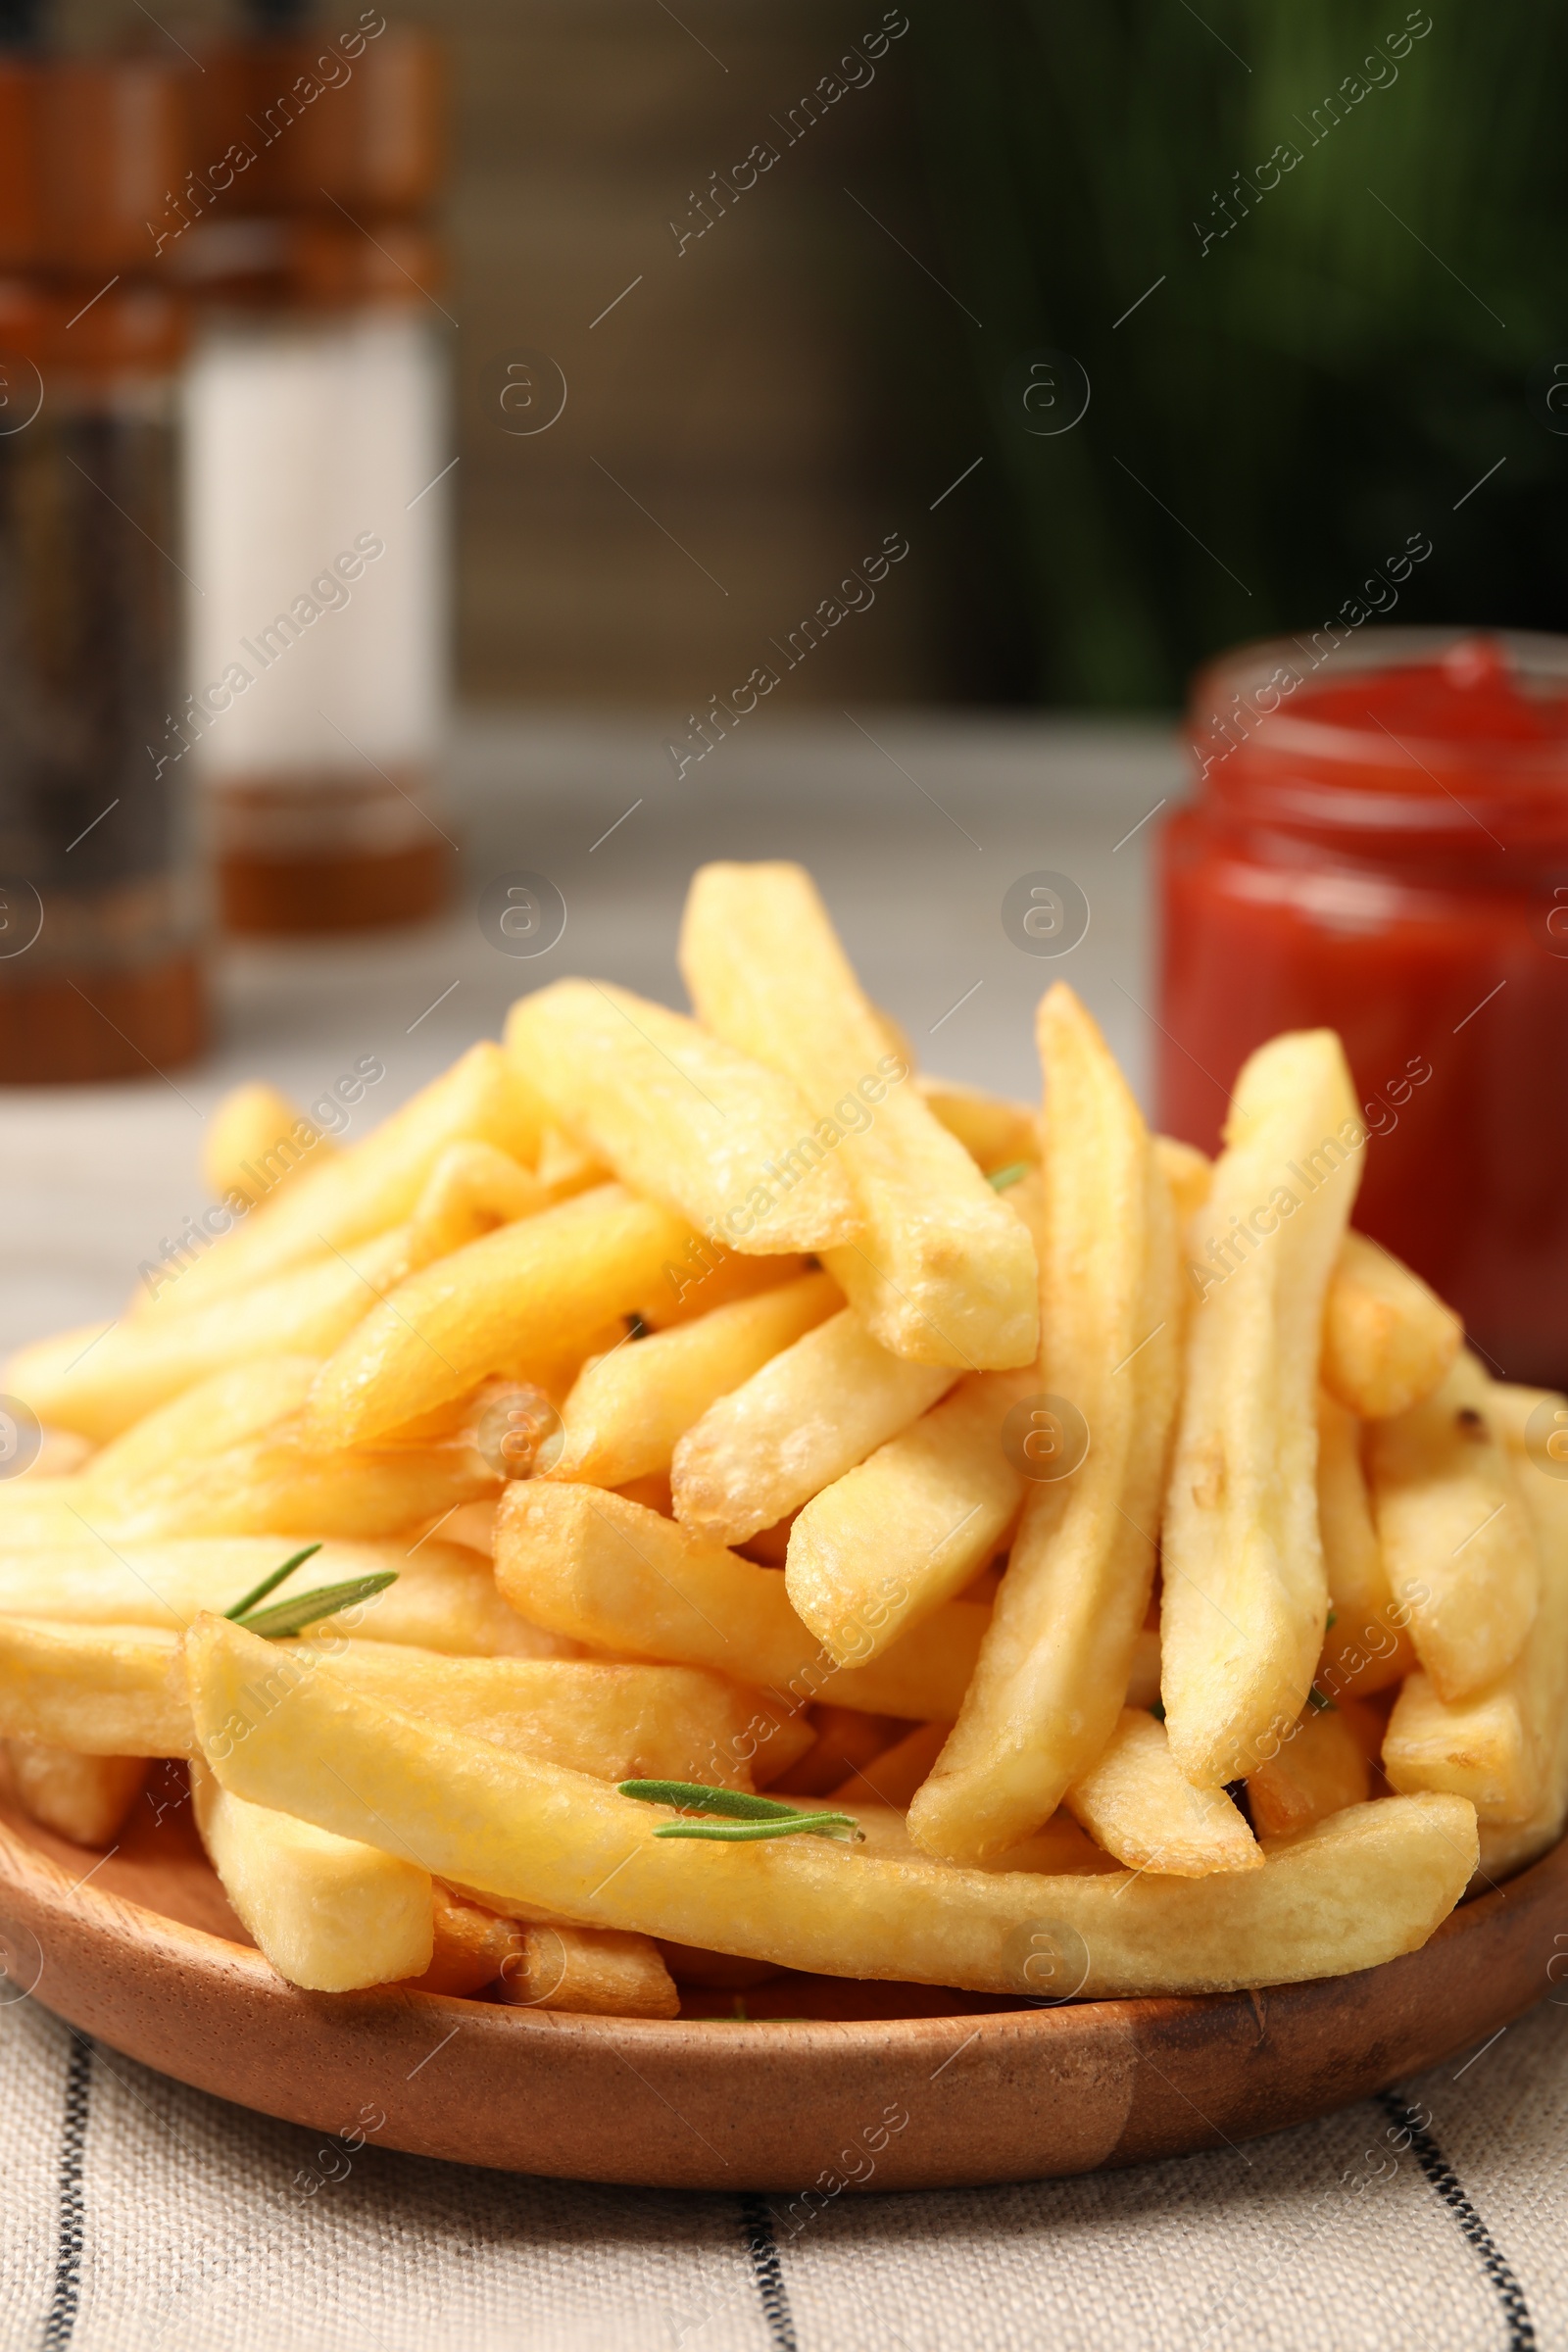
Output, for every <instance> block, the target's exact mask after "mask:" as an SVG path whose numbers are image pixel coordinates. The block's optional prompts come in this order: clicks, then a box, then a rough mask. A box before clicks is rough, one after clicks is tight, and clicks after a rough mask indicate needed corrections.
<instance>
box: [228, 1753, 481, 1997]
mask: <svg viewBox="0 0 1568 2352" xmlns="http://www.w3.org/2000/svg"><path fill="white" fill-rule="evenodd" d="M190 1794H191V1804H192V1808H193V1810H194V1812H195V1815H196V1826H197V1829H198V1830H199V1831H200V1832H201V1839H202V1843H203V1845H204V1846H205V1847H206V1848H207V1856H208V1860H209V1861H210V1862H211V1863H212V1865H213V1868H214V1869H215V1870H216V1871H217V1873H218V1876H219V1880H220V1882H221V1886H222V1888H223V1892H224V1893H225V1894H226V1895H227V1897H228V1899H229V1901H230V1903H232V1905H233V1907H234V1910H235V1912H236V1913H237V1915H238V1917H239V1919H240V1921H241V1923H242V1924H243V1925H244V1926H245V1927H246V1928H247V1929H248V1930H249V1932H250V1934H251V1935H252V1936H254V1938H255V1940H256V1942H257V1943H258V1944H259V1945H260V1947H261V1949H262V1950H263V1951H264V1952H265V1953H266V1955H267V1957H268V1959H269V1960H270V1962H271V1963H272V1966H273V1967H274V1968H275V1969H276V1970H277V1973H278V1975H279V1976H280V1977H286V1978H287V1979H288V1982H289V1983H290V1984H291V1985H303V1986H304V1987H305V1989H306V1990H307V1991H310V1992H356V1991H359V1990H361V1989H362V1988H363V1987H364V1986H366V1985H395V1984H397V1983H398V1981H399V1980H400V1978H404V1977H418V1976H422V1975H423V1974H424V1972H425V1970H426V1969H427V1968H428V1967H429V1965H430V1960H431V1955H432V1953H433V1951H434V1929H433V1924H432V1923H433V1910H432V1897H431V1888H430V1874H429V1872H428V1871H427V1870H423V1869H421V1868H420V1867H419V1865H418V1864H417V1862H414V1861H412V1860H410V1859H408V1858H407V1857H406V1856H404V1855H399V1854H395V1853H385V1852H382V1851H381V1850H380V1849H379V1848H378V1847H376V1846H373V1845H365V1844H362V1843H361V1842H360V1840H359V1839H357V1838H336V1837H334V1836H333V1835H332V1833H331V1831H330V1830H319V1829H315V1828H313V1827H312V1825H311V1824H310V1823H309V1822H308V1821H297V1820H295V1819H294V1818H293V1816H292V1815H290V1814H288V1813H277V1812H273V1811H272V1810H271V1809H270V1807H269V1806H267V1805H256V1804H251V1803H249V1802H248V1801H247V1800H246V1799H245V1798H244V1797H242V1796H235V1795H234V1794H233V1792H232V1791H231V1790H230V1789H225V1788H223V1786H222V1785H221V1782H219V1781H217V1780H215V1779H214V1777H213V1775H212V1774H211V1773H210V1772H209V1771H208V1769H207V1766H206V1765H205V1764H203V1763H202V1762H200V1760H198V1761H196V1762H194V1763H193V1764H192V1765H191V1768H190Z"/></svg>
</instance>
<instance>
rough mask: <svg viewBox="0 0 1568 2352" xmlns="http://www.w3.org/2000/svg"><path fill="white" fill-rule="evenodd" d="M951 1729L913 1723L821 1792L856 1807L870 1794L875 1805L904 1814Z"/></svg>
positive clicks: (939, 1725) (836, 1800)
mask: <svg viewBox="0 0 1568 2352" xmlns="http://www.w3.org/2000/svg"><path fill="white" fill-rule="evenodd" d="M952 1729H953V1726H952V1724H951V1723H922V1724H917V1725H916V1727H915V1729H914V1730H913V1731H912V1732H906V1733H905V1735H904V1737H903V1739H902V1740H895V1741H894V1743H893V1745H892V1746H891V1747H885V1748H883V1750H882V1752H881V1754H880V1755H877V1756H873V1757H872V1758H871V1760H870V1761H869V1763H867V1764H865V1765H864V1766H862V1767H861V1768H860V1769H859V1770H858V1771H856V1772H852V1773H851V1774H850V1776H849V1778H848V1780H845V1781H841V1782H840V1783H839V1785H838V1787H837V1788H836V1789H827V1790H824V1792H823V1793H824V1794H825V1795H826V1796H828V1797H829V1798H831V1800H832V1801H833V1802H834V1803H835V1804H847V1805H853V1806H856V1807H858V1806H860V1805H862V1804H863V1803H864V1802H865V1800H866V1799H867V1797H874V1798H875V1799H876V1801H877V1803H878V1804H882V1805H891V1806H893V1807H895V1808H896V1809H897V1810H898V1811H900V1812H904V1813H907V1811H908V1809H909V1799H910V1798H911V1797H912V1796H913V1794H914V1792H915V1790H916V1789H918V1788H919V1786H920V1783H921V1782H922V1781H923V1780H924V1779H925V1777H926V1775H927V1773H928V1772H929V1771H930V1770H931V1767H932V1765H933V1764H934V1763H935V1762H936V1760H937V1758H938V1756H940V1755H941V1753H942V1746H943V1742H944V1740H946V1739H947V1736H948V1734H949V1732H951V1731H952Z"/></svg>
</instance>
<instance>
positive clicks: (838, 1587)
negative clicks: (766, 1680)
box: [785, 1369, 1042, 1658]
mask: <svg viewBox="0 0 1568 2352" xmlns="http://www.w3.org/2000/svg"><path fill="white" fill-rule="evenodd" d="M1041 1385H1042V1383H1041V1378H1040V1375H1039V1374H1038V1373H1037V1372H1035V1371H1034V1370H1033V1369H1031V1370H1028V1371H1024V1372H981V1373H977V1374H974V1375H972V1376H971V1377H970V1378H969V1379H967V1380H964V1381H960V1383H959V1384H958V1386H957V1388H956V1390H955V1391H954V1393H953V1395H952V1396H951V1397H948V1398H947V1399H946V1401H945V1402H944V1403H942V1404H939V1405H937V1406H935V1407H934V1408H933V1410H932V1411H930V1412H928V1413H923V1414H922V1415H921V1417H920V1419H919V1420H918V1421H911V1422H910V1424H909V1426H908V1428H907V1429H906V1430H904V1431H903V1432H902V1433H901V1434H900V1435H899V1436H898V1437H896V1438H892V1439H890V1440H889V1442H888V1443H887V1445H885V1446H879V1447H878V1449H877V1451H876V1452H875V1453H873V1454H872V1455H871V1457H870V1459H869V1460H868V1461H864V1462H861V1463H860V1464H859V1466H858V1468H857V1469H854V1470H848V1471H846V1472H845V1474H844V1476H843V1477H842V1478H838V1479H835V1480H834V1482H833V1484H832V1485H831V1486H829V1487H824V1488H823V1489H822V1491H821V1492H820V1494H818V1495H813V1496H812V1498H811V1500H810V1501H809V1502H808V1503H807V1505H806V1507H805V1508H804V1510H803V1511H802V1512H801V1514H800V1516H799V1518H798V1519H797V1520H796V1522H795V1525H794V1527H793V1528H792V1529H791V1531H790V1539H789V1554H788V1562H787V1566H786V1569H785V1584H786V1587H787V1589H788V1592H789V1596H790V1600H791V1603H792V1605H793V1606H794V1608H795V1611H796V1613H797V1615H798V1616H800V1617H801V1618H802V1619H803V1620H804V1621H805V1623H806V1624H807V1625H809V1627H810V1630H811V1632H812V1633H813V1634H815V1636H816V1638H817V1640H818V1641H819V1642H821V1644H822V1646H823V1648H824V1649H825V1650H826V1651H827V1652H828V1654H829V1656H831V1657H835V1658H840V1657H849V1656H851V1655H855V1656H858V1657H860V1658H864V1657H865V1656H866V1655H869V1656H871V1657H875V1656H876V1655H877V1654H878V1652H879V1651H881V1650H884V1649H886V1648H887V1646H888V1644H889V1642H893V1641H895V1640H896V1639H897V1637H898V1636H899V1634H901V1633H902V1632H903V1631H904V1629H905V1627H906V1626H908V1625H915V1624H918V1623H919V1621H920V1619H921V1618H922V1617H924V1616H927V1615H929V1613H930V1611H931V1610H932V1609H934V1608H938V1607H940V1606H941V1604H942V1602H943V1601H945V1600H951V1599H952V1598H953V1597H954V1595H955V1594H956V1593H961V1592H962V1591H963V1589H964V1587H965V1586H966V1585H968V1584H970V1583H972V1581H973V1579H974V1578H975V1577H976V1576H977V1575H978V1574H979V1572H980V1570H981V1569H982V1568H983V1567H984V1566H985V1564H986V1562H987V1561H988V1560H989V1559H991V1558H992V1557H993V1555H994V1554H995V1552H996V1550H997V1547H998V1545H999V1544H1001V1543H1002V1541H1003V1538H1004V1537H1005V1534H1006V1531H1007V1528H1008V1525H1009V1524H1010V1522H1011V1521H1012V1519H1013V1517H1014V1516H1015V1514H1016V1512H1017V1509H1018V1505H1019V1501H1020V1499H1021V1497H1022V1495H1023V1491H1024V1482H1023V1479H1022V1477H1021V1476H1020V1474H1019V1472H1018V1471H1017V1470H1016V1469H1015V1468H1014V1467H1013V1464H1012V1462H1011V1461H1010V1460H1009V1458H1008V1456H1007V1453H1006V1451H1005V1448H1004V1446H1003V1442H1002V1433H1003V1423H1004V1421H1005V1418H1006V1415H1007V1413H1008V1412H1009V1411H1010V1410H1011V1408H1012V1407H1013V1406H1014V1405H1015V1404H1017V1403H1019V1402H1020V1400H1021V1399H1022V1398H1024V1397H1028V1396H1029V1395H1031V1394H1032V1393H1038V1391H1039V1389H1040V1387H1041ZM889 1576H892V1577H893V1578H894V1580H895V1582H896V1584H897V1586H898V1587H900V1588H902V1591H903V1593H904V1594H905V1595H906V1597H904V1598H902V1599H901V1600H899V1601H897V1602H893V1603H890V1605H889V1608H888V1614H887V1620H886V1622H885V1623H884V1624H883V1625H882V1626H881V1627H880V1628H879V1630H878V1631H877V1632H876V1633H875V1634H874V1635H873V1636H872V1637H871V1641H872V1647H871V1649H870V1651H869V1652H867V1651H866V1649H865V1646H864V1643H865V1631H864V1628H865V1612H866V1609H867V1607H868V1605H870V1603H872V1602H873V1601H874V1600H875V1599H876V1597H877V1595H878V1594H879V1593H884V1592H886V1590H887V1580H888V1578H889Z"/></svg>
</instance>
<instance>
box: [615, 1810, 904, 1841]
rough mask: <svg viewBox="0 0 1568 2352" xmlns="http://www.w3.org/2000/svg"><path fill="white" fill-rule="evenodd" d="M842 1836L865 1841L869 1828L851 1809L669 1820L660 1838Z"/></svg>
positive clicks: (748, 1838)
mask: <svg viewBox="0 0 1568 2352" xmlns="http://www.w3.org/2000/svg"><path fill="white" fill-rule="evenodd" d="M803 1835H804V1836H806V1837H810V1838H843V1839H844V1840H845V1841H846V1842H847V1843H849V1844H863V1843H864V1840H865V1832H864V1831H863V1830H862V1829H861V1828H860V1826H859V1824H858V1822H857V1821H856V1820H855V1819H854V1817H853V1816H852V1815H851V1814H848V1813H794V1814H791V1815H790V1817H789V1819H788V1820H786V1821H666V1822H663V1823H662V1825H661V1826H660V1828H658V1829H657V1830H656V1831H655V1832H654V1836H655V1837H656V1838H712V1839H714V1840H716V1842H717V1843H719V1844H721V1845H750V1844H752V1843H754V1842H755V1840H756V1839H758V1838H799V1837H801V1836H803Z"/></svg>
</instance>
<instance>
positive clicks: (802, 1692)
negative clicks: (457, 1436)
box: [394, 1483, 989, 1941]
mask: <svg viewBox="0 0 1568 2352" xmlns="http://www.w3.org/2000/svg"><path fill="white" fill-rule="evenodd" d="M495 1573H496V1583H497V1585H498V1586H499V1587H500V1589H501V1592H502V1593H503V1594H504V1595H505V1597H506V1598H507V1599H508V1600H509V1601H510V1602H511V1603H512V1605H513V1607H514V1608H516V1609H520V1610H522V1611H523V1612H524V1613H525V1614H526V1615H527V1616H528V1617H529V1619H530V1620H531V1621H532V1622H533V1623H535V1624H538V1625H546V1626H549V1627H550V1628H551V1629H552V1630H553V1631H555V1632H557V1633H562V1634H568V1635H570V1636H571V1637H572V1638H574V1639H575V1640H577V1641H585V1642H594V1643H596V1644H597V1645H598V1646H599V1647H601V1648H604V1649H611V1650H618V1651H620V1652H621V1653H622V1654H626V1653H630V1654H632V1655H641V1656H643V1657H645V1658H667V1659H670V1660H676V1661H680V1662H682V1663H685V1664H690V1665H694V1666H711V1667H716V1668H717V1669H718V1671H719V1672H720V1673H727V1674H733V1675H736V1676H738V1677H740V1678H741V1679H742V1680H743V1681H747V1682H755V1683H760V1684H763V1685H765V1686H766V1687H767V1688H769V1689H771V1690H774V1691H788V1692H789V1693H790V1695H791V1696H792V1697H793V1698H795V1699H796V1701H797V1702H798V1703H799V1704H801V1705H803V1706H804V1705H807V1704H809V1702H810V1701H811V1700H812V1699H815V1698H819V1697H825V1698H827V1699H829V1700H831V1702H832V1703H833V1704H834V1705H835V1706H843V1707H857V1708H861V1709H863V1710H864V1711H865V1712H866V1713H868V1714H872V1715H898V1716H903V1717H905V1718H907V1719H908V1720H909V1721H912V1722H919V1721H922V1720H926V1719H932V1720H934V1719H935V1718H936V1717H938V1716H944V1715H946V1716H952V1715H955V1714H956V1712H957V1705H958V1699H959V1697H960V1695H961V1694H962V1691H963V1688H964V1685H965V1683H966V1682H967V1681H968V1679H969V1672H970V1669H971V1667H972V1666H973V1664H974V1660H975V1655H976V1653H977V1651H978V1649H979V1646H980V1635H981V1632H982V1630H983V1628H984V1626H985V1623H986V1620H987V1616H988V1614H989V1612H988V1611H986V1610H985V1609H983V1608H979V1607H977V1606H975V1605H974V1604H973V1603H971V1602H968V1601H961V1600H950V1601H948V1602H947V1603H946V1604H945V1606H944V1607H943V1608H941V1609H939V1610H938V1611H936V1612H935V1613H934V1614H933V1615H932V1616H931V1617H929V1618H927V1620H926V1622H925V1624H924V1625H922V1626H919V1627H917V1628H916V1629H915V1630H914V1632H912V1633H909V1634H906V1635H905V1637H904V1639H903V1640H902V1641H901V1642H895V1644H894V1646H893V1647H892V1648H891V1649H890V1650H887V1651H885V1652H884V1653H883V1655H882V1656H881V1657H880V1658H878V1659H877V1660H876V1661H875V1662H874V1663H873V1664H871V1665H868V1666H843V1667H839V1666H835V1665H834V1663H833V1661H832V1659H831V1658H829V1657H827V1656H826V1655H825V1654H824V1652H823V1651H821V1650H819V1649H818V1648H817V1646H816V1643H815V1642H813V1641H812V1640H811V1637H810V1635H809V1633H808V1632H807V1630H806V1628H805V1626H804V1625H802V1623H801V1621H800V1619H799V1618H798V1617H797V1616H796V1614H795V1611H794V1610H793V1609H792V1608H791V1607H790V1604H789V1598H788V1595H787V1594H786V1593H785V1590H784V1579H783V1578H782V1577H781V1576H780V1575H779V1574H778V1573H777V1571H776V1570H774V1569H771V1568H754V1567H753V1566H752V1564H751V1562H750V1561H748V1560H742V1559H739V1558H737V1557H736V1555H735V1553H734V1552H730V1551H725V1550H723V1549H722V1548H721V1547H720V1546H719V1545H718V1544H710V1543H707V1542H705V1541H704V1540H703V1538H701V1537H699V1536H695V1535H693V1534H691V1533H690V1532H689V1530H687V1529H685V1528H682V1527H678V1526H676V1525H675V1523H674V1522H673V1521H672V1520H669V1519H661V1518H660V1517H659V1516H658V1515H657V1513H655V1512H653V1511H648V1510H643V1509H641V1508H640V1507H639V1505H638V1504H636V1503H634V1502H628V1501H627V1500H626V1499H625V1498H624V1496H622V1495H610V1494H606V1493H603V1492H602V1491H601V1490H599V1489H598V1488H595V1487H560V1486H554V1485H545V1484H543V1483H540V1484H533V1485H529V1486H514V1487H512V1488H511V1489H510V1491H509V1492H508V1494H507V1496H506V1498H505V1500H504V1501H503V1503H502V1506H501V1510H500V1512H499V1514H498V1516H497V1522H496V1564H495ZM394 1589H395V1588H394ZM697 1940H698V1941H701V1938H700V1937H699V1938H697Z"/></svg>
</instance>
